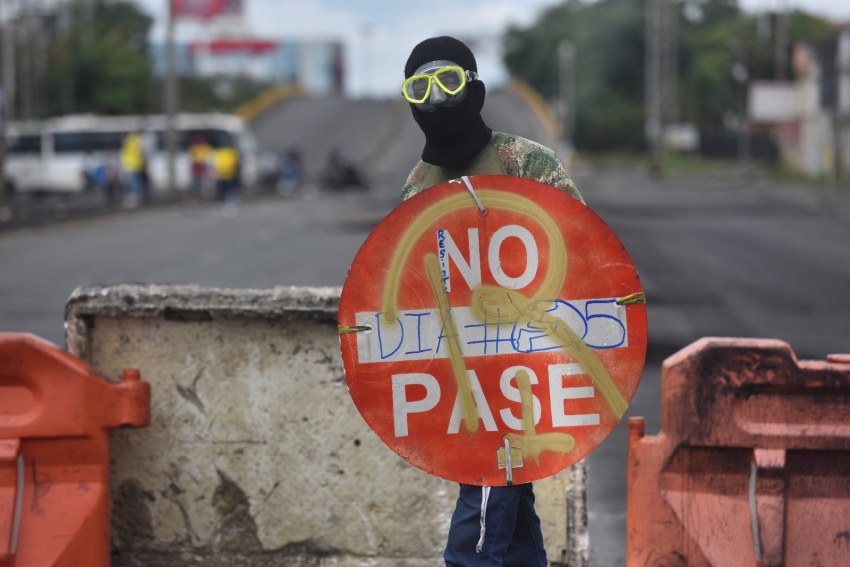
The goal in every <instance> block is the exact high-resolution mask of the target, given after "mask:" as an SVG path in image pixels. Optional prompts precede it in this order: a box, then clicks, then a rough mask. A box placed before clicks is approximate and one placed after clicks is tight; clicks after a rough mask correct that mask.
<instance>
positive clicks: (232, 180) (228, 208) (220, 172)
mask: <svg viewBox="0 0 850 567" xmlns="http://www.w3.org/2000/svg"><path fill="white" fill-rule="evenodd" d="M239 161H240V160H239V152H238V151H237V150H236V148H234V147H233V146H231V145H225V146H223V147H221V148H218V149H217V150H216V151H215V155H214V157H213V162H214V164H215V179H216V192H217V193H218V196H219V198H220V199H221V200H222V201H224V213H225V215H228V216H230V215H233V214H236V211H237V209H238V208H239V173H240V163H239Z"/></svg>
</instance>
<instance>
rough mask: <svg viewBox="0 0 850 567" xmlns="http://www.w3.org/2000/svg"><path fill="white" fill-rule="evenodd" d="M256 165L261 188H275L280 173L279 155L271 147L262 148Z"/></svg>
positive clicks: (271, 189) (270, 189)
mask: <svg viewBox="0 0 850 567" xmlns="http://www.w3.org/2000/svg"><path fill="white" fill-rule="evenodd" d="M257 167H258V168H259V179H260V186H261V187H262V188H263V190H264V191H273V190H275V189H276V188H277V183H278V181H279V180H280V174H281V162H280V155H278V153H277V152H276V151H274V150H273V149H271V148H266V149H264V150H263V151H262V152H261V153H260V157H259V159H258V163H257Z"/></svg>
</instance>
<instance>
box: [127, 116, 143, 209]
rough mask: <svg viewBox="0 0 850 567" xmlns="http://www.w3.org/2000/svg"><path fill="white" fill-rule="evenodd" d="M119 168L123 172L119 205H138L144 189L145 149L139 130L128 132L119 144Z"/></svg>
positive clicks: (130, 206) (130, 207)
mask: <svg viewBox="0 0 850 567" xmlns="http://www.w3.org/2000/svg"><path fill="white" fill-rule="evenodd" d="M121 169H122V170H123V173H124V199H123V201H122V203H121V206H122V207H124V208H125V209H134V208H136V207H138V206H139V204H140V203H141V200H142V191H143V190H144V174H145V151H144V145H143V142H142V136H141V134H140V133H139V131H134V132H130V133H129V134H127V136H125V137H124V142H123V143H122V144H121Z"/></svg>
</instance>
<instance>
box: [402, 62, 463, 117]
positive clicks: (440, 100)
mask: <svg viewBox="0 0 850 567" xmlns="http://www.w3.org/2000/svg"><path fill="white" fill-rule="evenodd" d="M477 78H478V73H476V72H474V71H466V70H464V69H463V68H462V67H460V66H459V65H456V64H455V63H452V62H451V61H443V60H440V61H432V62H430V63H426V64H425V65H422V66H421V67H419V69H417V70H416V73H415V74H414V75H413V76H411V77H410V78H408V79H406V80H405V81H404V82H403V83H402V85H401V94H402V95H403V96H404V98H405V99H407V101H408V102H410V103H412V104H415V105H417V106H418V107H419V108H420V110H424V111H425V112H429V111H431V110H434V109H435V108H437V107H439V106H453V105H455V104H458V103H459V102H460V101H461V100H463V98H464V96H465V95H466V91H465V87H466V83H467V82H468V81H474V80H475V79H477ZM435 83H436V84H437V86H438V87H439V89H434V88H433V85H434V84H435Z"/></svg>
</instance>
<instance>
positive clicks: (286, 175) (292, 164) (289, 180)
mask: <svg viewBox="0 0 850 567" xmlns="http://www.w3.org/2000/svg"><path fill="white" fill-rule="evenodd" d="M303 163H304V160H303V157H302V155H301V146H300V145H299V144H298V142H293V143H291V144H290V145H289V147H287V148H286V152H285V153H284V154H283V167H282V168H281V171H280V179H279V180H278V182H277V192H278V193H279V194H280V195H292V194H293V193H294V192H295V190H296V189H297V188H298V187H299V185H300V184H301V174H302V169H303Z"/></svg>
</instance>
